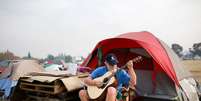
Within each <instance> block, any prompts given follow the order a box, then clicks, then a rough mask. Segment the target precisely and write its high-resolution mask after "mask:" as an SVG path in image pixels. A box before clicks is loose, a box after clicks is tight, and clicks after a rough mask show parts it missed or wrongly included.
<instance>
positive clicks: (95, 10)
mask: <svg viewBox="0 0 201 101" xmlns="http://www.w3.org/2000/svg"><path fill="white" fill-rule="evenodd" d="M145 30H146V31H149V32H151V33H153V34H154V35H155V36H157V37H158V38H159V39H161V40H163V41H165V42H166V43H167V44H168V45H171V44H172V43H179V44H180V45H182V46H184V48H185V49H188V48H190V47H191V46H192V44H193V43H195V42H201V0H0V51H6V50H7V49H9V50H10V51H12V52H14V53H15V54H16V55H19V56H25V55H27V53H28V51H30V52H31V54H32V55H33V56H35V57H45V56H47V54H48V53H51V54H54V55H57V54H58V53H66V54H71V55H74V56H78V55H83V56H86V55H87V54H88V53H89V52H91V51H92V49H93V48H94V46H95V45H96V44H97V42H99V41H100V40H103V39H105V38H110V37H115V36H117V35H119V34H121V33H126V32H136V31H145Z"/></svg>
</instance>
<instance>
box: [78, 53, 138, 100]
mask: <svg viewBox="0 0 201 101" xmlns="http://www.w3.org/2000/svg"><path fill="white" fill-rule="evenodd" d="M104 63H105V66H101V67H98V68H96V69H95V70H94V71H92V73H91V75H90V76H89V77H88V78H86V79H85V80H84V83H85V84H86V85H89V86H96V87H102V86H103V84H104V83H103V81H98V80H96V78H98V77H101V76H103V75H104V74H106V73H107V72H111V73H112V74H113V76H115V78H116V80H117V83H118V84H117V85H118V87H117V88H116V87H113V86H108V87H107V89H106V98H105V101H116V99H117V95H118V88H120V86H125V85H126V87H128V86H129V83H130V84H132V85H131V86H134V85H136V74H135V71H134V69H133V61H131V60H130V61H128V62H127V64H126V66H127V68H128V73H127V72H126V71H125V70H123V69H122V70H121V73H117V72H118V70H120V69H119V68H118V67H117V63H118V60H117V58H116V56H115V55H114V54H112V53H110V54H108V55H107V56H106V58H105V62H104ZM94 92H96V91H94ZM79 97H80V100H81V101H88V100H89V99H90V97H89V95H88V93H87V90H80V92H79Z"/></svg>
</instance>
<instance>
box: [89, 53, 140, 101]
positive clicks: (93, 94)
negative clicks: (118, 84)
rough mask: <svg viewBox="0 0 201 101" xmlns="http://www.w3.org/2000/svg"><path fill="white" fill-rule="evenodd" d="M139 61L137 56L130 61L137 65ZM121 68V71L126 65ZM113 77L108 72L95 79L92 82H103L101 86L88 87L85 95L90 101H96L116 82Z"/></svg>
mask: <svg viewBox="0 0 201 101" xmlns="http://www.w3.org/2000/svg"><path fill="white" fill-rule="evenodd" d="M141 60H142V57H141V56H137V57H135V58H134V59H132V61H133V62H134V63H137V62H139V61H141ZM121 68H122V69H123V68H126V65H124V66H122V67H121ZM114 75H115V74H114V73H112V72H111V71H108V72H106V73H105V74H104V75H103V76H101V77H98V78H95V79H94V80H96V81H100V82H103V85H102V86H101V87H97V86H90V85H88V86H87V93H88V95H89V98H90V99H92V100H95V99H98V98H99V97H100V96H101V95H102V94H103V93H104V91H105V90H106V89H107V87H109V86H111V85H112V84H114V83H115V81H116V80H115V77H114Z"/></svg>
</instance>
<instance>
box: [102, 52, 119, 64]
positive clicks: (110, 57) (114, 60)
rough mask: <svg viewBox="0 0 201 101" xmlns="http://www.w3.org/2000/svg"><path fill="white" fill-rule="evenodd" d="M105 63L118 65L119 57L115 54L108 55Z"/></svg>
mask: <svg viewBox="0 0 201 101" xmlns="http://www.w3.org/2000/svg"><path fill="white" fill-rule="evenodd" d="M105 61H107V62H108V63H109V64H111V65H116V64H117V63H119V61H118V60H117V57H116V56H115V55H114V54H113V53H110V54H108V55H107V56H106V57H105Z"/></svg>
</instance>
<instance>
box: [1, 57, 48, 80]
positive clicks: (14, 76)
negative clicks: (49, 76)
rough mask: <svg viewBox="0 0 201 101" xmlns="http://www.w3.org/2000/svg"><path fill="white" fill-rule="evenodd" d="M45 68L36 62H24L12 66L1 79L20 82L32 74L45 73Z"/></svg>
mask: <svg viewBox="0 0 201 101" xmlns="http://www.w3.org/2000/svg"><path fill="white" fill-rule="evenodd" d="M43 71H45V70H44V68H43V67H42V66H41V65H39V64H38V62H37V61H36V60H22V61H19V62H17V63H13V64H11V65H10V66H9V67H8V68H7V69H6V70H5V71H4V72H3V73H2V74H1V75H0V77H1V79H6V78H8V79H10V80H18V79H19V78H20V77H23V76H25V75H26V74H28V73H31V72H43Z"/></svg>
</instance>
